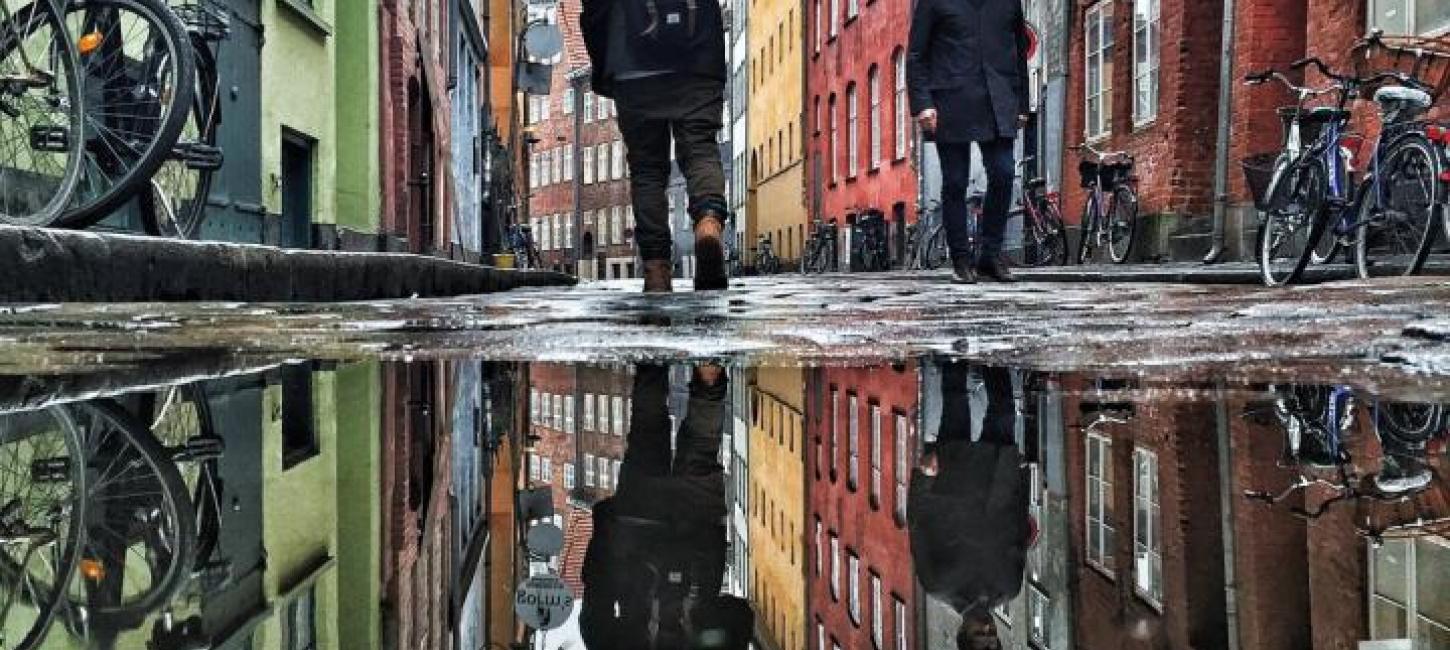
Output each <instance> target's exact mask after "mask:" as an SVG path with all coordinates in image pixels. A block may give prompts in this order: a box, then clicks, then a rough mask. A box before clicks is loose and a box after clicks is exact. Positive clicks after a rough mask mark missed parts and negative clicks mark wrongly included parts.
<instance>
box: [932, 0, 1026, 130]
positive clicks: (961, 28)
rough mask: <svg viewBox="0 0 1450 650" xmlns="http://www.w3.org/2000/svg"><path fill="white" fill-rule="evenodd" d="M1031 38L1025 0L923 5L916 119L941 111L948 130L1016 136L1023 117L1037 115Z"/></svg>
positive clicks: (938, 0) (939, 0)
mask: <svg viewBox="0 0 1450 650" xmlns="http://www.w3.org/2000/svg"><path fill="white" fill-rule="evenodd" d="M1027 38H1028V37H1027V24H1026V20H1025V19H1024V18H1023V15H1022V2H1021V0H916V8H915V9H914V10H913V12H912V17H911V35H910V39H909V43H908V48H907V52H906V79H907V90H908V94H909V96H910V97H909V101H910V103H911V114H912V115H917V114H919V113H921V112H922V111H924V110H926V109H928V108H935V109H937V113H938V115H939V116H940V120H941V122H942V124H943V128H944V129H945V128H947V125H950V124H971V125H988V126H993V127H995V130H996V131H997V132H998V133H999V134H1001V135H1010V134H1015V133H1016V130H1017V116H1019V115H1026V114H1027V113H1028V111H1029V109H1030V101H1029V94H1028V89H1027V42H1028V41H1027ZM939 104H944V105H939ZM938 139H939V140H945V141H951V140H954V139H958V138H952V137H950V136H942V137H938Z"/></svg>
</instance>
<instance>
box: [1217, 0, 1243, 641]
mask: <svg viewBox="0 0 1450 650" xmlns="http://www.w3.org/2000/svg"><path fill="white" fill-rule="evenodd" d="M1227 2H1233V0H1227ZM1214 393H1215V395H1214V397H1215V399H1214V410H1215V411H1216V413H1215V414H1214V419H1215V420H1217V422H1216V424H1217V427H1216V428H1217V432H1216V433H1217V437H1218V498H1219V514H1220V515H1221V516H1222V517H1223V519H1222V520H1221V522H1220V524H1219V525H1220V526H1221V527H1222V530H1221V531H1220V533H1221V534H1222V535H1223V538H1222V539H1223V600H1224V627H1226V628H1227V630H1226V633H1227V636H1228V646H1227V648H1228V650H1239V602H1238V601H1239V598H1238V592H1239V586H1238V564H1237V562H1236V560H1235V558H1236V557H1237V555H1238V554H1237V552H1236V550H1235V546H1234V503H1235V499H1234V492H1235V491H1234V473H1233V457H1232V454H1233V446H1232V444H1230V440H1229V430H1230V429H1229V422H1228V418H1229V411H1228V402H1227V401H1225V400H1226V399H1227V397H1226V393H1225V390H1224V386H1223V383H1222V382H1219V384H1218V386H1217V387H1216V389H1215V390H1214Z"/></svg>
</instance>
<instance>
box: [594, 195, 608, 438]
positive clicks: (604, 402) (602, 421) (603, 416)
mask: <svg viewBox="0 0 1450 650" xmlns="http://www.w3.org/2000/svg"><path fill="white" fill-rule="evenodd" d="M603 227H604V225H603V224H600V232H603ZM596 417H597V418H598V420H599V428H598V429H595V430H596V431H598V432H600V433H609V396H608V395H605V394H604V393H600V394H599V412H598V413H597V414H596Z"/></svg>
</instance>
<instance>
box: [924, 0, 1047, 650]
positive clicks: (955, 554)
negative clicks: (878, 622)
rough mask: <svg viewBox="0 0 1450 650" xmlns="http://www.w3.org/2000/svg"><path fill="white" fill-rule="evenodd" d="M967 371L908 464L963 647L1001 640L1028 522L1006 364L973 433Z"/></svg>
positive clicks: (988, 377)
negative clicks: (1003, 609) (1003, 611)
mask: <svg viewBox="0 0 1450 650" xmlns="http://www.w3.org/2000/svg"><path fill="white" fill-rule="evenodd" d="M926 1H929V0H926ZM969 374H970V370H969V368H968V366H967V365H966V364H965V363H961V362H951V363H947V364H945V366H944V367H943V371H942V409H941V425H940V427H939V429H938V433H937V439H936V442H935V443H932V444H931V445H928V446H927V449H926V453H925V454H924V456H923V463H922V467H918V468H917V469H916V470H915V471H913V472H912V476H911V483H910V485H909V486H908V488H907V510H906V513H907V515H906V518H907V530H908V535H909V536H910V539H911V559H912V562H913V564H914V565H915V566H916V575H917V579H918V580H919V581H920V582H921V586H922V589H923V590H925V591H926V593H927V594H929V595H931V596H933V597H935V598H937V599H940V600H941V601H943V602H945V603H947V604H948V605H950V606H951V607H952V609H954V610H956V611H957V613H959V614H961V615H962V624H961V627H960V628H959V629H958V631H957V646H958V647H959V648H962V649H964V650H965V649H977V648H1000V647H1001V645H1000V643H1001V642H1000V640H999V639H998V638H997V632H996V623H995V622H994V620H993V618H992V613H991V612H992V608H993V607H996V606H997V605H999V604H1001V603H1003V602H1006V601H1008V600H1011V599H1012V598H1015V597H1016V596H1017V594H1018V592H1020V591H1021V589H1022V576H1023V572H1024V570H1025V569H1026V566H1027V548H1028V545H1029V543H1030V541H1031V539H1032V536H1033V529H1034V526H1033V523H1032V521H1031V519H1030V517H1029V515H1028V509H1027V505H1028V503H1027V501H1028V490H1027V487H1028V485H1027V480H1028V479H1027V476H1028V474H1027V471H1026V469H1025V468H1024V467H1025V466H1024V464H1023V457H1022V454H1021V453H1020V452H1019V451H1018V449H1017V446H1016V444H1015V438H1014V435H1013V432H1014V430H1015V428H1016V422H1017V408H1016V403H1015V401H1014V399H1013V393H1012V377H1011V373H1010V372H1009V371H1008V370H1007V369H1006V368H995V367H988V368H982V369H981V376H982V383H983V386H984V389H985V390H986V394H987V410H986V413H984V414H983V417H982V426H981V435H980V436H979V437H978V439H977V440H975V441H974V440H972V413H971V406H970V402H971V394H970V392H969V391H968V389H967V380H968V376H969Z"/></svg>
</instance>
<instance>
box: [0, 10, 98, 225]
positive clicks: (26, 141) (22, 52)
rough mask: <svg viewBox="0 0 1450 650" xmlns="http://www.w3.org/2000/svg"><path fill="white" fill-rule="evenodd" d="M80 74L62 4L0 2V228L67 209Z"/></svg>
mask: <svg viewBox="0 0 1450 650" xmlns="http://www.w3.org/2000/svg"><path fill="white" fill-rule="evenodd" d="M83 74H84V73H83V71H82V70H81V66H80V59H79V55H78V54H77V51H76V43H75V40H74V39H73V38H71V34H70V30H69V29H68V28H67V26H66V19H65V2H64V1H63V0H34V1H30V0H0V142H5V143H7V146H5V147H0V223H4V224H10V225H22V226H45V225H49V224H51V223H53V222H55V221H56V220H57V219H59V218H60V216H61V214H62V213H64V212H65V210H66V209H67V207H68V206H69V205H70V203H71V197H72V195H73V194H74V192H75V189H76V185H77V183H78V182H79V180H80V175H81V168H82V165H83V156H84V150H83V146H84V142H85V138H84V137H83V135H82V134H83V133H84V132H85V127H84V121H85V115H84V114H83V112H82V111H83V107H84V97H83V94H82V91H81V83H82V82H81V76H82V75H83Z"/></svg>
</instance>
